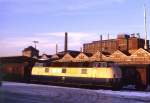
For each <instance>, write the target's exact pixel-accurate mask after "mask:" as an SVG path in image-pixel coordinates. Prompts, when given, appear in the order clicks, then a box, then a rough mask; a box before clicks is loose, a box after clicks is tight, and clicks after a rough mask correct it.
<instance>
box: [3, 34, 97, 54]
mask: <svg viewBox="0 0 150 103" xmlns="http://www.w3.org/2000/svg"><path fill="white" fill-rule="evenodd" d="M68 36H69V41H68V42H69V49H71V50H80V47H82V46H83V43H87V42H91V41H92V40H98V38H99V36H98V35H97V34H96V33H84V32H69V33H68ZM34 40H37V41H39V44H37V47H38V49H39V50H40V53H41V54H42V53H47V54H53V53H55V46H56V44H58V47H59V51H62V50H63V48H64V32H51V33H35V34H32V36H28V37H24V36H19V37H10V38H9V37H8V38H4V39H3V40H1V41H0V44H1V45H5V46H4V47H2V46H1V47H0V49H1V51H0V56H4V55H21V52H22V50H23V49H24V48H26V47H28V46H30V45H33V42H32V41H34ZM33 46H34V45H33ZM10 51H13V52H10Z"/></svg>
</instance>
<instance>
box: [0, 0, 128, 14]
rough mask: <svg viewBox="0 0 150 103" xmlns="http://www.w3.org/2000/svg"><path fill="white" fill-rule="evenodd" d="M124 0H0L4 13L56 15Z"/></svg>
mask: <svg viewBox="0 0 150 103" xmlns="http://www.w3.org/2000/svg"><path fill="white" fill-rule="evenodd" d="M124 1H126V0H0V5H2V6H3V7H4V10H5V12H4V13H19V14H45V13H49V14H51V15H56V14H58V13H60V14H62V13H63V12H65V13H68V12H73V11H78V12H79V11H86V10H89V9H95V8H101V7H106V6H108V5H110V4H112V3H123V2H124Z"/></svg>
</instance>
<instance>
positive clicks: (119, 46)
mask: <svg viewBox="0 0 150 103" xmlns="http://www.w3.org/2000/svg"><path fill="white" fill-rule="evenodd" d="M136 35H137V34H131V35H128V34H119V35H118V36H117V38H116V39H108V40H102V41H101V40H99V41H93V42H92V43H85V44H83V51H84V52H85V53H95V52H97V51H100V50H101V49H102V52H105V53H109V54H112V53H114V52H115V51H116V50H120V51H122V52H126V53H127V52H128V53H130V54H132V52H135V51H136V50H138V49H139V48H144V44H145V40H144V39H142V38H140V37H139V36H136ZM101 47H102V48H101ZM147 47H148V49H149V40H147Z"/></svg>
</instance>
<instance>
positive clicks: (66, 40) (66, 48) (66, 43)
mask: <svg viewBox="0 0 150 103" xmlns="http://www.w3.org/2000/svg"><path fill="white" fill-rule="evenodd" d="M67 50H68V33H67V32H65V44H64V51H65V52H67Z"/></svg>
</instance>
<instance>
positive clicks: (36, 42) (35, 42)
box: [33, 41, 39, 49]
mask: <svg viewBox="0 0 150 103" xmlns="http://www.w3.org/2000/svg"><path fill="white" fill-rule="evenodd" d="M33 43H34V46H35V49H36V44H38V43H39V42H38V41H33Z"/></svg>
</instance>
